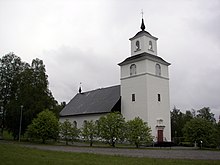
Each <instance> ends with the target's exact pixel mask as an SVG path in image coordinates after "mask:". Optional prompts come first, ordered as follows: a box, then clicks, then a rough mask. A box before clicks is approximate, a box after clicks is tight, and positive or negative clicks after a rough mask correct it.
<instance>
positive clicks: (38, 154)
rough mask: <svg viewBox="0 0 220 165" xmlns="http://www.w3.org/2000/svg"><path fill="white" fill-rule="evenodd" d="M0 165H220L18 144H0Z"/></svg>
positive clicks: (208, 162)
mask: <svg viewBox="0 0 220 165" xmlns="http://www.w3.org/2000/svg"><path fill="white" fill-rule="evenodd" d="M0 164H2V165H19V164H21V165H30V164H31V165H38V164H40V165H44V164H51V165H59V164H62V165H68V164H74V165H77V164H79V165H93V164H94V165H116V164H120V165H123V164H125V165H135V164H138V165H142V164H155V165H156V164H158V165H161V164H162V165H166V164H173V165H176V164H181V165H185V164H187V165H191V164H192V165H193V164H195V165H206V164H212V165H215V164H216V165H217V164H220V161H208V160H207V161H205V160H178V159H176V160H175V159H153V158H130V157H123V156H106V155H97V154H86V153H85V154H84V153H68V152H57V151H43V150H37V149H31V148H26V147H22V146H20V145H18V144H12V143H9V144H6V143H1V142H0Z"/></svg>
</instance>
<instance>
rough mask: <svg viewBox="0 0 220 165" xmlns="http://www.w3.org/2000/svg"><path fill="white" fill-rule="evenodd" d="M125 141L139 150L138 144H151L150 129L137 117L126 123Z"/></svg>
mask: <svg viewBox="0 0 220 165" xmlns="http://www.w3.org/2000/svg"><path fill="white" fill-rule="evenodd" d="M126 130H127V136H126V137H127V139H128V141H130V142H131V143H132V144H135V146H136V147H137V148H139V146H140V144H147V143H149V142H152V136H151V133H150V132H151V129H150V127H148V126H147V123H145V122H144V121H143V120H142V119H140V118H139V117H136V118H134V119H133V120H129V121H128V122H127V129H126Z"/></svg>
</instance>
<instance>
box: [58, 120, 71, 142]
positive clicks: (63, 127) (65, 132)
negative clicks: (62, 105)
mask: <svg viewBox="0 0 220 165" xmlns="http://www.w3.org/2000/svg"><path fill="white" fill-rule="evenodd" d="M71 131H72V124H71V122H70V121H69V120H65V121H64V122H63V123H60V136H61V138H62V139H64V140H65V141H66V145H68V141H70V139H71Z"/></svg>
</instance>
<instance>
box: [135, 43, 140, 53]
mask: <svg viewBox="0 0 220 165" xmlns="http://www.w3.org/2000/svg"><path fill="white" fill-rule="evenodd" d="M135 46H136V51H138V50H140V42H139V41H136V43H135Z"/></svg>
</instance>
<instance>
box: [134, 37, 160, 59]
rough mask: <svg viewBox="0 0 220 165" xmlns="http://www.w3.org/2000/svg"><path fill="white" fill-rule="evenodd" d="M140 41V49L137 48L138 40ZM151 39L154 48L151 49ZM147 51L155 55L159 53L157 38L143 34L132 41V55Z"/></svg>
mask: <svg viewBox="0 0 220 165" xmlns="http://www.w3.org/2000/svg"><path fill="white" fill-rule="evenodd" d="M137 41H139V42H140V50H136V49H137V47H136V42H137ZM149 41H151V42H152V49H149ZM143 52H147V53H150V54H153V55H157V42H156V40H155V38H153V37H150V36H142V37H139V38H137V39H134V40H132V41H131V56H134V55H137V54H140V53H143Z"/></svg>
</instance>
